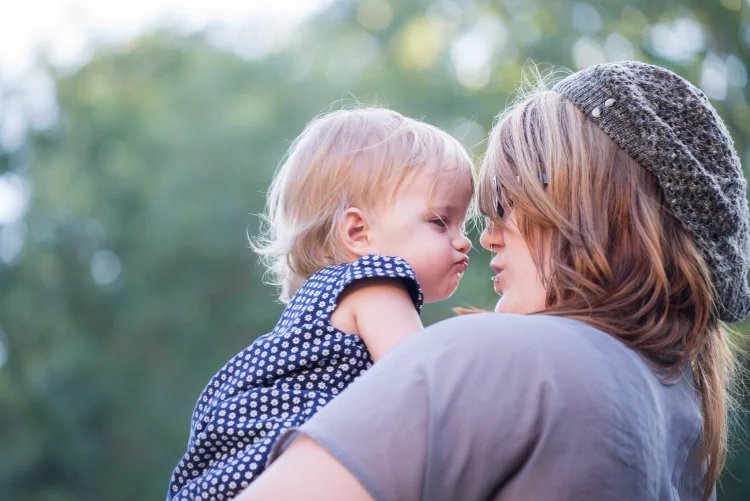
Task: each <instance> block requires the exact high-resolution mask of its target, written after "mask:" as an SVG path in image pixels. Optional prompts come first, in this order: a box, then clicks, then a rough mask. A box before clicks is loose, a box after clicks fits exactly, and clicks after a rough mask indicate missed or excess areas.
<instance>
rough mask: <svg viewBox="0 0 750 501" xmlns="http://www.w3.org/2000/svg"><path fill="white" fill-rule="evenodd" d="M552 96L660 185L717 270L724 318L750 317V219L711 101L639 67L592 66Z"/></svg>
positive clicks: (679, 81) (666, 74)
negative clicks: (583, 116) (580, 114)
mask: <svg viewBox="0 0 750 501" xmlns="http://www.w3.org/2000/svg"><path fill="white" fill-rule="evenodd" d="M552 90H554V91H556V92H559V93H560V94H562V95H563V96H564V97H565V98H566V99H568V100H570V101H571V102H572V103H573V104H575V105H576V106H577V107H578V108H579V109H580V110H581V111H582V112H583V113H585V114H586V115H587V116H588V117H589V118H590V119H591V120H593V121H594V122H595V123H597V124H598V125H599V127H601V128H602V130H603V131H604V132H605V133H606V134H607V135H608V136H609V137H610V138H612V139H613V140H614V141H615V142H616V143H617V144H618V145H619V146H620V147H621V148H622V149H623V150H625V151H626V152H627V153H628V154H629V155H630V156H631V157H633V158H634V159H635V160H636V161H637V162H638V163H639V164H640V165H641V166H643V167H645V168H646V169H648V170H649V171H651V172H652V173H653V174H654V175H655V176H656V179H657V180H658V182H659V185H660V186H661V188H662V190H664V195H665V199H666V203H667V205H668V206H669V208H670V209H671V211H672V213H673V214H674V216H675V217H676V218H677V219H678V220H679V221H680V222H681V223H682V225H683V226H684V227H685V228H686V229H687V230H688V231H689V232H690V233H691V234H692V235H693V236H694V238H695V241H696V242H697V244H698V247H699V248H700V250H701V252H702V254H703V257H704V258H705V259H706V262H707V264H708V266H709V268H710V270H711V275H712V280H713V285H714V288H715V290H716V295H717V297H716V300H717V305H718V308H719V318H720V319H721V320H724V321H727V322H734V321H737V320H741V319H743V318H745V317H746V316H747V315H748V313H750V289H748V284H747V272H748V267H750V216H749V215H748V203H747V198H746V182H745V178H744V176H743V174H742V167H741V165H740V160H739V158H738V157H737V153H736V152H735V151H734V147H733V143H732V138H731V137H730V136H729V133H728V132H727V129H726V127H725V126H724V123H723V122H722V121H721V118H719V116H718V115H717V114H716V111H715V110H714V109H713V107H712V106H711V104H710V103H709V102H708V99H706V96H705V95H704V94H703V92H701V91H700V90H699V89H698V88H696V87H695V86H693V85H692V84H690V83H689V82H688V81H686V80H685V79H683V78H682V77H680V76H678V75H675V74H674V73H672V72H670V71H668V70H665V69H664V68H659V67H658V66H652V65H649V64H644V63H640V62H635V61H627V62H621V63H608V64H600V65H596V66H592V67H590V68H587V69H585V70H582V71H579V72H577V73H574V74H573V75H571V76H569V77H567V78H565V79H564V80H562V81H560V82H559V83H557V84H556V85H555V86H554V87H553V88H552Z"/></svg>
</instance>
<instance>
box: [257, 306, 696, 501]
mask: <svg viewBox="0 0 750 501" xmlns="http://www.w3.org/2000/svg"><path fill="white" fill-rule="evenodd" d="M691 381H692V377H691V376H690V375H689V374H687V373H686V374H685V375H684V376H683V377H681V378H679V379H678V380H677V381H675V382H672V383H666V384H665V383H663V382H661V381H660V379H658V378H657V377H656V376H655V374H654V372H653V370H652V369H651V368H649V366H648V365H647V364H646V363H645V361H644V360H643V359H642V358H641V357H640V356H639V355H638V353H636V352H635V351H633V350H631V349H629V348H628V347H627V346H625V345H624V344H623V343H622V342H620V341H618V340H617V339H616V338H614V337H612V336H609V335H607V334H605V333H603V332H601V331H599V330H596V329H594V328H592V327H589V326H587V325H586V324H583V323H581V322H577V321H575V320H570V319H564V318H559V317H552V316H544V315H531V316H524V315H508V314H477V315H468V316H464V317H457V318H454V319H451V320H447V321H444V322H440V323H438V324H436V325H433V326H431V327H429V328H427V329H425V330H424V332H421V333H419V334H417V335H415V336H413V337H411V338H410V339H408V340H406V341H404V342H403V343H401V344H400V345H399V346H397V347H396V348H395V349H393V350H392V351H391V352H390V353H389V354H388V355H386V356H385V357H384V358H383V359H382V360H381V361H379V362H378V363H376V364H375V365H374V366H373V368H372V369H370V370H369V371H368V372H367V373H366V374H365V375H363V376H362V377H360V378H359V379H358V380H357V381H355V382H354V383H353V384H352V385H351V386H350V387H349V388H347V389H346V390H345V391H344V392H342V393H341V395H340V396H339V397H337V398H336V399H334V400H333V401H332V402H331V403H330V404H329V405H327V406H326V407H324V408H323V409H322V410H321V411H320V412H319V413H318V414H317V415H315V416H314V417H313V418H312V419H311V420H310V421H308V422H307V423H305V424H304V425H303V426H301V427H300V428H299V429H298V430H290V431H289V432H287V434H286V435H285V436H283V437H282V438H281V439H280V440H279V442H277V444H276V447H275V449H274V451H273V452H272V454H271V460H273V458H275V457H277V456H278V454H280V453H281V451H283V450H284V448H286V446H287V445H288V444H289V443H290V442H291V441H292V439H293V438H294V437H295V436H296V435H297V434H298V433H305V434H307V435H309V436H310V437H312V438H313V439H314V440H316V441H317V442H318V443H320V444H321V445H322V446H323V447H324V448H325V449H326V450H328V451H329V452H330V453H331V454H332V455H333V456H335V457H336V458H337V459H338V460H339V461H340V462H341V463H342V464H343V465H344V466H346V467H347V469H349V471H351V473H352V474H353V475H355V476H356V477H357V479H358V480H359V481H360V482H361V483H362V485H363V486H364V487H365V488H366V489H367V490H368V491H369V492H370V494H372V496H373V497H374V498H375V499H377V500H399V501H402V500H417V499H424V500H430V501H439V500H457V499H461V500H484V499H496V500H510V499H513V500H515V499H556V500H565V499H571V500H573V499H575V500H587V499H591V500H602V499H633V500H650V499H659V500H669V499H700V498H701V493H702V490H703V489H702V483H701V471H702V468H701V465H700V464H698V461H697V460H696V457H697V454H698V449H699V447H700V438H701V412H700V399H699V396H698V394H697V392H696V390H695V389H694V388H693V386H692V384H691Z"/></svg>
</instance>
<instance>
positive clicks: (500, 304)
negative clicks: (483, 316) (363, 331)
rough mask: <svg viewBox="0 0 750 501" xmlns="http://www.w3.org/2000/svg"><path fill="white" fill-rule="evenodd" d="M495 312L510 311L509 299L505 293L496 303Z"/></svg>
mask: <svg viewBox="0 0 750 501" xmlns="http://www.w3.org/2000/svg"><path fill="white" fill-rule="evenodd" d="M495 312H496V313H510V312H509V311H508V300H507V299H506V298H505V297H504V296H503V295H500V299H498V300H497V304H495Z"/></svg>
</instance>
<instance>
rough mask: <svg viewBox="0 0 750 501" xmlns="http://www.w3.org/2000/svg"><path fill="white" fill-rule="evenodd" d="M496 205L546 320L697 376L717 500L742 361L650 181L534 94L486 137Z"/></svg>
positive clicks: (597, 134)
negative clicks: (541, 291)
mask: <svg viewBox="0 0 750 501" xmlns="http://www.w3.org/2000/svg"><path fill="white" fill-rule="evenodd" d="M543 176H546V179H547V181H548V183H547V186H546V187H545V186H544V185H543V184H542V183H541V182H539V180H540V179H541V178H542V177H543ZM493 177H494V178H495V179H496V184H497V185H498V186H499V187H500V191H501V193H500V194H498V193H497V192H495V190H493V183H492V182H491V180H492V179H493ZM498 196H500V197H502V198H504V199H507V200H512V202H513V207H514V210H515V211H516V218H517V220H518V224H519V228H520V230H521V232H522V233H523V234H524V236H525V237H526V238H527V241H528V242H529V243H530V247H531V248H532V251H533V252H534V254H535V256H536V257H535V259H536V261H537V267H538V268H539V269H542V270H545V277H544V278H545V280H546V283H547V284H548V295H547V307H548V309H547V310H545V314H553V315H561V316H565V317H570V318H575V319H578V320H581V321H583V322H586V323H588V324H590V325H592V326H594V327H597V328H599V329H601V330H603V331H605V332H608V333H610V334H612V335H614V336H616V337H618V338H619V339H621V340H622V341H623V342H625V343H626V344H628V345H629V346H630V347H632V348H633V349H635V350H638V351H639V352H641V353H643V354H645V355H646V356H647V357H648V358H649V359H650V360H651V361H652V362H653V363H654V365H655V366H656V367H658V368H659V369H660V372H662V373H663V374H665V377H667V378H669V377H670V376H678V375H679V374H680V373H681V371H683V370H685V369H688V370H692V374H693V377H694V380H695V384H696V386H697V388H698V391H699V392H700V397H701V399H702V411H703V448H702V458H701V459H702V460H703V461H705V464H706V473H705V495H706V497H708V496H710V494H711V491H712V489H713V486H714V483H715V481H716V480H717V478H718V476H719V474H720V472H721V469H722V467H723V464H724V461H725V456H726V450H727V410H728V408H729V406H730V402H731V398H730V391H729V388H730V383H731V382H732V379H733V373H734V368H735V363H734V356H733V354H732V351H731V350H730V347H729V339H728V335H727V332H726V331H725V327H724V326H723V325H722V323H721V322H720V321H719V320H718V314H717V305H716V302H715V299H714V298H715V296H714V290H713V288H712V286H711V277H710V272H709V270H708V267H707V266H706V263H705V260H704V259H703V257H702V254H701V252H700V250H699V249H698V247H697V246H696V244H695V242H694V240H693V238H692V237H691V235H690V234H689V233H688V232H687V230H685V229H684V228H683V227H682V225H681V224H680V223H679V221H677V219H675V218H674V217H673V216H672V214H671V213H670V212H669V210H668V209H667V207H666V205H665V204H664V196H663V193H662V191H661V189H660V188H659V186H658V184H657V182H656V180H655V178H654V176H653V175H652V174H651V173H650V172H648V171H647V170H646V169H644V168H643V167H641V166H640V165H639V164H638V163H637V162H636V161H635V160H633V159H632V158H631V157H630V156H629V155H627V154H626V153H625V152H624V151H623V150H622V149H620V148H619V147H618V146H617V144H615V143H614V142H613V141H612V140H611V139H610V138H609V137H608V136H607V135H606V134H605V133H604V132H603V131H602V130H601V129H600V128H599V127H598V126H597V125H596V124H593V123H591V122H590V121H589V120H588V119H587V118H586V117H585V116H584V115H583V113H582V112H581V111H579V109H578V108H576V107H575V106H574V105H573V104H571V103H569V102H568V101H566V100H565V99H564V98H563V97H562V96H560V95H559V94H557V93H556V92H552V91H537V92H536V93H535V94H533V95H532V96H531V97H527V98H526V99H525V100H523V101H521V102H519V103H518V104H517V105H516V106H514V107H512V108H511V109H510V110H509V111H507V112H506V113H505V115H504V116H502V117H501V119H500V121H499V122H498V123H497V124H496V125H495V127H494V129H493V132H492V134H491V136H490V140H489V143H488V151H487V154H486V156H485V158H484V162H483V168H482V169H481V170H480V181H479V197H478V198H479V199H478V204H479V209H480V211H481V212H482V213H484V214H488V215H489V214H494V211H495V206H496V204H497V200H498Z"/></svg>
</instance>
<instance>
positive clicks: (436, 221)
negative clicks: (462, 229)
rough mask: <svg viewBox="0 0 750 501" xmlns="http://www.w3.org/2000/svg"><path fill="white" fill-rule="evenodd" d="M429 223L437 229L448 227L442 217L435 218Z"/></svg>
mask: <svg viewBox="0 0 750 501" xmlns="http://www.w3.org/2000/svg"><path fill="white" fill-rule="evenodd" d="M430 223H432V224H434V225H435V226H437V227H439V228H447V227H448V222H447V221H446V220H445V219H444V218H442V217H436V218H433V219H430Z"/></svg>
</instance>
